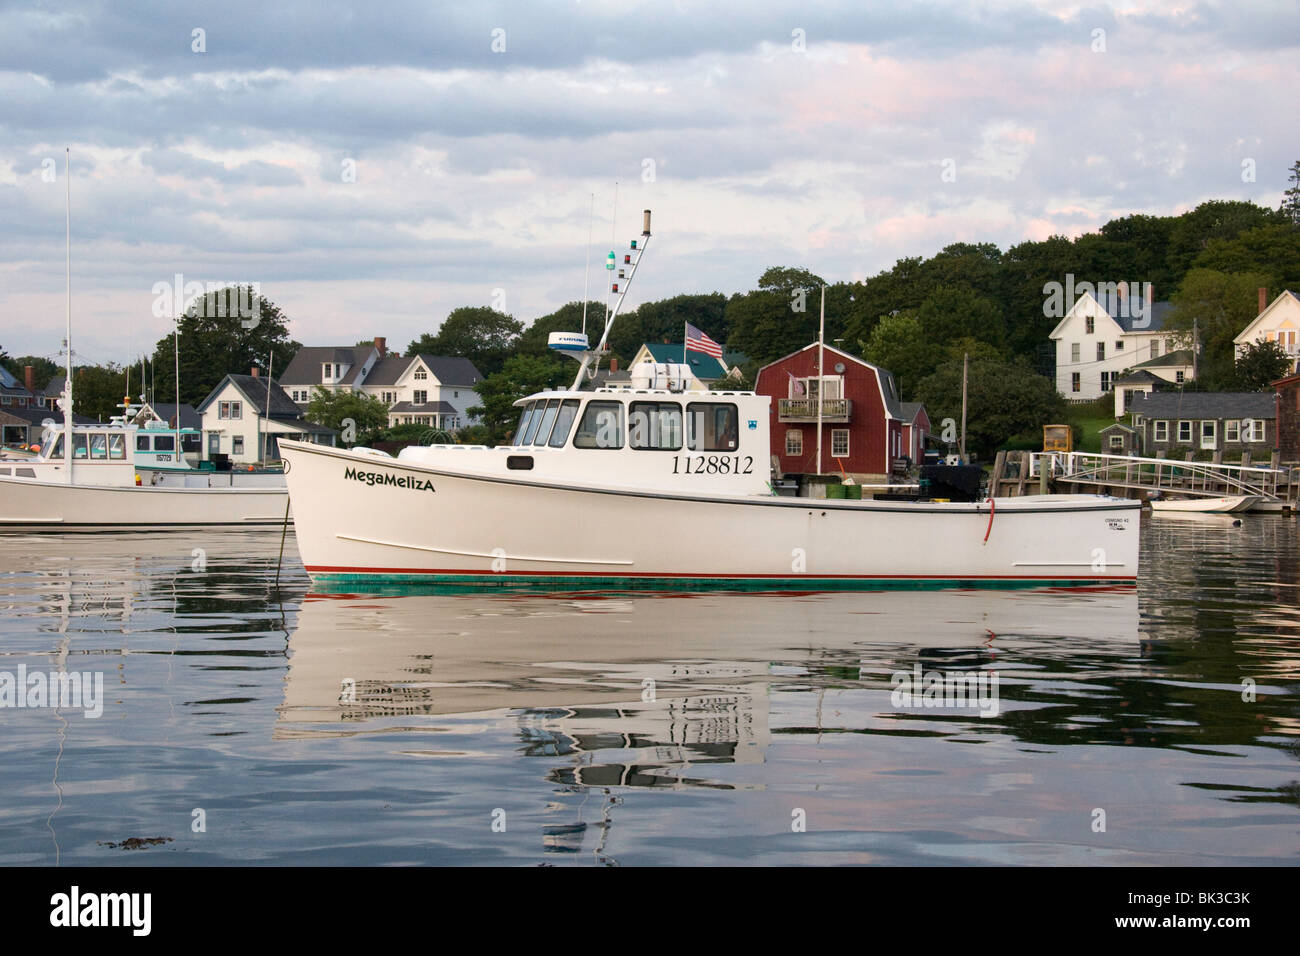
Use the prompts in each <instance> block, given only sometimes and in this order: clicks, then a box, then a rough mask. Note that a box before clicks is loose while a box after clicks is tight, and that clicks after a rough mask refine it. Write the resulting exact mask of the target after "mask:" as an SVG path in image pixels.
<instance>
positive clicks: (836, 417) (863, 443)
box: [754, 342, 929, 483]
mask: <svg viewBox="0 0 1300 956" xmlns="http://www.w3.org/2000/svg"><path fill="white" fill-rule="evenodd" d="M818 351H819V350H818V346H817V343H816V342H814V343H813V344H812V345H809V346H807V347H805V348H802V349H800V350H799V351H798V352H794V353H793V354H791V355H787V356H786V357H785V358H782V359H778V360H777V361H775V362H773V363H772V364H770V365H765V366H763V367H762V368H761V369H760V370H759V372H758V381H757V382H755V383H754V390H755V391H756V392H758V394H760V395H768V396H770V397H771V398H772V407H771V410H770V412H769V413H768V414H769V415H770V416H771V435H772V455H773V456H774V457H775V458H776V459H777V461H779V462H780V469H781V471H782V472H783V473H785V474H787V475H839V474H841V473H843V474H847V475H852V476H853V478H854V480H856V481H861V482H863V483H870V482H874V481H883V480H884V479H885V478H887V477H888V476H889V475H890V474H893V473H894V472H895V471H896V470H898V469H899V466H900V464H901V462H900V459H901V458H902V457H903V456H905V455H909V453H910V452H911V450H912V449H911V447H910V446H909V444H908V442H907V439H906V438H905V429H904V426H905V425H907V424H911V425H912V426H913V428H912V431H914V432H915V431H916V430H917V425H918V424H919V425H923V426H924V427H925V428H926V429H927V430H928V428H929V420H928V419H926V418H925V417H924V414H925V412H924V409H921V410H920V416H919V418H920V421H919V422H917V421H916V419H917V417H918V416H915V415H914V416H904V414H903V410H902V405H901V403H900V402H899V400H898V385H897V384H896V383H895V382H894V376H893V375H891V374H890V373H889V372H887V371H885V370H884V369H882V368H877V367H876V366H874V365H872V364H871V363H870V362H867V361H865V360H863V359H860V358H857V357H855V356H853V355H849V354H848V353H847V352H841V351H840V350H839V349H837V348H832V347H831V346H829V345H828V346H825V355H826V368H825V369H824V372H823V374H822V375H821V376H820V377H819V376H818V370H817V356H818ZM819 399H820V401H821V412H822V460H821V462H820V464H819V463H818V461H817V402H818V400H819ZM913 460H915V456H913Z"/></svg>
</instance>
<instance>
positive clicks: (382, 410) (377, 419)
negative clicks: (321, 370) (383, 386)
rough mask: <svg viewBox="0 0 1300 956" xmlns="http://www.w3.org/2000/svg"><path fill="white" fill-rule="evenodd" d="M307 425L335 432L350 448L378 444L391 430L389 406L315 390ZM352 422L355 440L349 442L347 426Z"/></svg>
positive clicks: (355, 394) (372, 399)
mask: <svg viewBox="0 0 1300 956" xmlns="http://www.w3.org/2000/svg"><path fill="white" fill-rule="evenodd" d="M306 418H307V421H309V422H315V423H316V424H317V425H324V426H325V427H326V428H333V429H335V430H336V431H338V432H339V433H340V435H339V438H340V440H341V441H342V442H343V443H344V444H346V445H348V446H351V445H364V444H366V443H367V442H370V441H374V440H375V439H376V438H378V437H379V435H380V433H382V432H383V431H384V430H385V429H386V428H387V427H388V406H387V405H385V404H384V403H383V402H381V401H380V400H379V399H377V398H375V397H374V396H373V395H366V394H363V393H360V392H346V391H343V390H341V389H340V390H339V391H329V390H327V389H324V388H320V387H319V386H317V387H316V388H314V389H313V390H312V394H311V401H310V402H309V403H308V405H307V413H306ZM349 419H350V420H351V423H352V425H353V427H354V428H355V432H356V433H355V436H354V437H353V439H352V440H351V441H348V440H347V434H348V432H347V422H348V420H349Z"/></svg>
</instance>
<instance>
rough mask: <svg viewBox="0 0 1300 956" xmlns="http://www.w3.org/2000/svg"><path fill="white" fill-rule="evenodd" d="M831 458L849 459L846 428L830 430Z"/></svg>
mask: <svg viewBox="0 0 1300 956" xmlns="http://www.w3.org/2000/svg"><path fill="white" fill-rule="evenodd" d="M895 450H897V449H895ZM831 457H832V458H848V457H849V430H848V429H847V428H832V429H831Z"/></svg>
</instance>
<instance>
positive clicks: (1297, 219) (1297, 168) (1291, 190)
mask: <svg viewBox="0 0 1300 956" xmlns="http://www.w3.org/2000/svg"><path fill="white" fill-rule="evenodd" d="M1287 182H1289V183H1290V184H1291V185H1290V186H1289V187H1288V188H1287V191H1286V192H1284V193H1283V194H1282V205H1281V206H1280V207H1278V212H1279V213H1281V214H1282V215H1283V216H1285V217H1286V219H1287V221H1288V222H1289V223H1290V224H1291V225H1293V226H1300V159H1297V160H1296V161H1295V162H1294V163H1293V164H1292V165H1291V176H1290V178H1288V179H1287Z"/></svg>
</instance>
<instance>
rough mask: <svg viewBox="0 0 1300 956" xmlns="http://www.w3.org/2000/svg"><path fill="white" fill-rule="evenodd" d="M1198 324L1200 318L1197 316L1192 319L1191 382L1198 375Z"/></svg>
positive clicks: (1199, 340)
mask: <svg viewBox="0 0 1300 956" xmlns="http://www.w3.org/2000/svg"><path fill="white" fill-rule="evenodd" d="M1199 324H1200V319H1197V318H1193V319H1192V381H1193V382H1194V381H1196V379H1197V377H1198V376H1197V365H1198V362H1197V359H1199V358H1200V355H1201V334H1200V327H1199Z"/></svg>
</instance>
